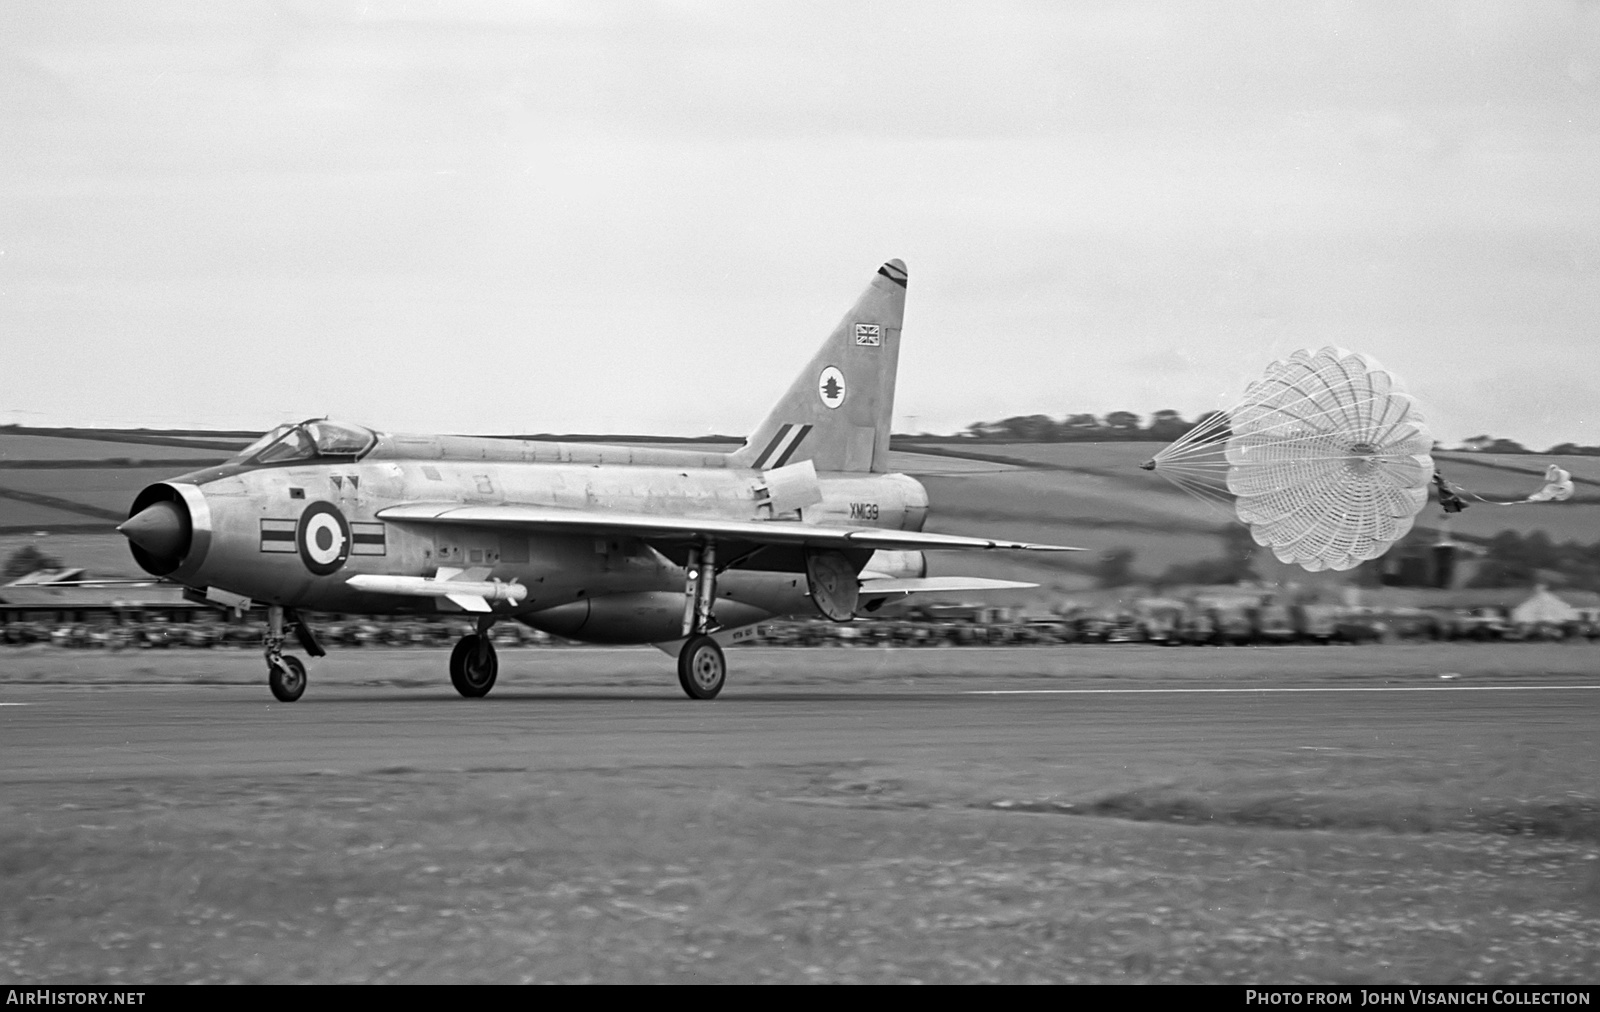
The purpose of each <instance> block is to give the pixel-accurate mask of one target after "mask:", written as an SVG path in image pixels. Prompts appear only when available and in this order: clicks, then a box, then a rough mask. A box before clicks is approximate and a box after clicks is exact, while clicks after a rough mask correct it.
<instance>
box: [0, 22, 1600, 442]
mask: <svg viewBox="0 0 1600 1012" xmlns="http://www.w3.org/2000/svg"><path fill="white" fill-rule="evenodd" d="M890 257H901V258H903V259H904V260H906V262H907V264H908V266H909V268H910V275H911V283H910V290H909V302H908V308H907V320H906V330H905V338H904V344H903V347H902V353H901V369H900V385H899V393H898V399H897V406H896V415H897V418H896V428H897V429H898V430H908V429H911V428H915V429H919V430H928V431H946V432H948V431H955V430H958V429H960V428H963V427H965V426H966V425H967V424H968V423H970V422H973V421H977V420H986V419H996V418H1000V417H1003V416H1007V415H1013V414H1025V413H1033V412H1042V413H1046V414H1050V415H1057V416H1059V415H1062V414H1065V413H1068V412H1074V413H1075V412H1081V411H1089V412H1094V413H1096V414H1103V413H1105V412H1107V411H1111V410H1118V409H1126V410H1133V411H1137V412H1140V413H1142V414H1147V413H1148V412H1150V411H1153V410H1156V409H1159V408H1175V409H1178V410H1180V411H1182V412H1183V413H1184V414H1185V415H1188V416H1192V415H1193V414H1194V413H1195V412H1198V411H1201V410H1205V409H1209V408H1213V407H1218V406H1223V405H1225V404H1227V403H1228V402H1229V401H1231V400H1232V399H1234V398H1236V397H1237V395H1238V394H1239V393H1240V392H1242V390H1243V387H1244V385H1245V383H1246V382H1247V381H1248V380H1249V379H1250V378H1251V377H1252V376H1254V375H1255V374H1257V373H1259V372H1260V370H1261V369H1262V367H1264V366H1265V365H1266V363H1267V362H1269V361H1271V360H1272V359H1273V358H1275V357H1281V356H1282V355H1285V354H1287V353H1289V352H1291V351H1293V350H1294V349H1296V348H1300V347H1316V346H1320V345H1322V344H1328V343H1333V344H1339V345H1343V346H1345V347H1348V348H1351V349H1355V350H1358V351H1364V352H1367V353H1369V354H1371V355H1373V356H1375V357H1376V358H1378V359H1379V360H1380V361H1381V362H1383V364H1384V365H1386V366H1388V367H1389V368H1390V369H1392V370H1394V371H1395V372H1396V373H1398V374H1399V375H1400V376H1401V377H1402V379H1404V381H1405V382H1406V384H1407V386H1408V388H1409V389H1410V390H1411V392H1412V393H1414V394H1415V395H1416V396H1417V397H1418V398H1419V399H1420V400H1421V401H1422V403H1423V407H1424V411H1425V412H1426V414H1427V416H1428V418H1429V419H1430V421H1431V422H1432V423H1433V425H1434V428H1435V431H1436V434H1437V435H1438V436H1439V437H1440V438H1443V439H1445V440H1446V441H1447V442H1453V441H1457V440H1460V439H1462V438H1465V437H1467V436H1471V435H1475V434H1477V433H1480V432H1491V433H1493V434H1495V435H1502V436H1510V437H1513V438H1517V439H1521V440H1524V441H1525V442H1527V443H1529V444H1530V445H1533V446H1536V447H1540V448H1542V447H1544V446H1547V445H1549V444H1551V443H1553V442H1558V441H1565V440H1577V441H1579V442H1587V443H1600V422H1597V412H1596V405H1597V403H1600V351H1597V345H1596V338H1597V337H1600V5H1597V4H1596V3H1593V2H1590V3H1536V2H1528V0H1512V2H1506V3H1488V4H1482V3H1466V2H1459V0H1448V2H1440V3H1395V2H1393V0H1381V2H1375V3H1365V4H1363V3H1357V4H1329V5H1319V4H1306V3H1293V4H1283V3H1276V2H1272V3H1260V4H1253V3H1221V4H1201V3H1137V4H1129V3H1121V2H1108V3H1075V4H1066V3H1039V4H1016V5H1006V4H1000V3H994V2H983V3H978V4H972V5H947V4H936V3H911V4H904V5H901V4H888V3H870V2H869V3H863V2H849V3H837V4H833V3H791V4H781V3H753V2H751V3H737V4H714V3H670V4H666V3H663V4H622V5H606V4H597V3H591V2H581V3H571V4H535V3H525V2H515V3H512V2H507V3H479V4H473V3H463V2H459V0H451V2H446V3H381V2H357V3H349V4H341V3H332V2H327V0H315V2H307V3H274V4H248V3H226V4H215V3H194V4H185V5H173V4H162V3H155V2H151V0H141V2H139V3H137V4H126V3H109V2H108V3H84V4H72V3H63V2H57V0H50V2H39V3H24V2H18V0H7V2H6V3H5V4H4V5H3V6H0V348H3V360H0V422H21V423H23V424H117V425H151V426H175V425H183V426H189V425H199V426H208V427H229V428H232V427H255V428H265V427H267V426H269V425H271V424H274V423H275V422H277V421H279V420H282V419H284V418H294V417H305V416H310V415H323V414H331V415H334V416H335V417H342V418H348V419H351V420H356V421H364V422H367V423H368V424H371V425H374V426H377V427H379V428H385V429H391V430H400V431H418V430H445V431H457V432H509V431H518V432H537V431H553V432H606V431H609V432H636V433H671V434H685V435H694V434H701V433H706V432H710V431H715V432H722V433H730V434H735V435H742V434H744V433H746V432H748V431H749V430H750V429H752V428H753V427H754V426H755V424H756V423H757V422H758V421H759V420H760V419H761V417H762V416H763V415H764V414H765V413H766V410H767V408H768V407H769V405H770V404H771V403H772V402H773V401H775V400H776V399H777V397H778V395H779V394H780V393H781V392H782V390H783V389H784V387H786V386H787V384H788V382H789V380H790V379H791V377H792V376H793V374H794V373H795V372H796V371H797V370H798V369H799V368H800V366H801V365H802V364H803V363H804V362H805V361H806V360H807V359H808V358H809V357H810V354H811V353H812V351H813V350H814V348H815V345H816V344H817V342H819V341H820V340H821V339H822V337H824V336H825V334H826V332H827V331H828V330H829V329H830V328H831V327H832V325H833V324H834V323H835V322H836V321H837V320H838V318H839V316H840V315H841V314H842V313H843V312H844V311H845V310H846V309H847V308H849V306H850V304H851V302H852V301H853V300H854V299H855V297H856V295H857V294H858V293H859V291H860V289H861V288H862V286H863V285H865V284H866V282H867V281H868V280H869V279H870V277H871V276H872V272H873V271H874V270H875V268H876V267H877V265H878V264H879V263H880V262H882V261H883V260H886V259H888V258H890Z"/></svg>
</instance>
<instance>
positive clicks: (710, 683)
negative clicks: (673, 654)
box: [678, 538, 728, 699]
mask: <svg viewBox="0 0 1600 1012" xmlns="http://www.w3.org/2000/svg"><path fill="white" fill-rule="evenodd" d="M684 569H685V572H686V573H687V577H686V580H685V583H684V588H683V635H684V636H686V637H688V639H686V640H685V641H684V644H683V648H682V649H681V650H679V651H678V684H679V685H680V686H682V687H683V691H684V692H685V693H686V694H687V695H688V697H689V698H690V699H716V698H717V693H719V692H721V691H722V684H723V682H725V681H727V679H728V662H727V659H726V658H724V657H723V656H722V647H720V646H718V645H717V641H716V640H714V639H712V638H711V636H710V635H709V633H710V632H711V631H712V630H713V629H715V628H716V619H714V618H713V617H712V615H711V605H712V603H713V602H715V601H716V598H717V545H716V542H715V541H712V540H711V539H710V538H707V539H706V543H705V545H704V547H701V548H691V549H689V563H688V565H687V566H685V567H684Z"/></svg>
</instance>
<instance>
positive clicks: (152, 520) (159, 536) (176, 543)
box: [117, 502, 189, 559]
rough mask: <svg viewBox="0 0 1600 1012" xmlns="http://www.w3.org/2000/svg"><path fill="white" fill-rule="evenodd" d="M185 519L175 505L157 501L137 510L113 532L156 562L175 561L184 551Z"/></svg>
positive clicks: (185, 539) (186, 535) (187, 527)
mask: <svg viewBox="0 0 1600 1012" xmlns="http://www.w3.org/2000/svg"><path fill="white" fill-rule="evenodd" d="M188 520H189V518H188V517H187V516H185V515H184V514H183V512H182V509H181V507H179V506H178V504H177V503H172V502H158V503H152V504H150V505H149V506H146V507H145V508H144V509H142V510H140V511H139V512H138V513H137V514H135V515H134V516H132V517H130V518H129V519H128V520H127V521H126V522H125V523H123V524H121V525H120V526H118V527H117V530H119V531H121V532H122V536H123V537H125V538H127V539H128V540H129V541H131V542H133V543H134V544H136V545H138V546H139V547H140V548H142V549H144V550H145V551H147V552H149V553H150V554H151V555H153V556H155V557H156V558H158V559H176V558H181V557H182V555H183V553H184V551H185V550H186V549H187V548H188V544H187V543H188V540H189V523H188Z"/></svg>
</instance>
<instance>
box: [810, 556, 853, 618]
mask: <svg viewBox="0 0 1600 1012" xmlns="http://www.w3.org/2000/svg"><path fill="white" fill-rule="evenodd" d="M806 585H807V587H808V588H809V589H810V591H811V603H813V604H815V605H816V606H817V610H818V611H820V612H821V613H822V615H823V617H824V618H829V619H832V620H833V621H835V622H848V621H850V620H851V619H852V618H854V617H855V613H856V603H857V601H858V599H859V598H860V594H861V584H860V583H859V581H857V579H856V570H855V567H854V566H852V565H851V564H850V560H849V559H847V558H845V557H844V556H843V555H842V554H840V553H839V552H828V551H821V552H819V551H807V552H806Z"/></svg>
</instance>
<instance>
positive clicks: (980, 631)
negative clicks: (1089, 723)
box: [0, 606, 1600, 650]
mask: <svg viewBox="0 0 1600 1012" xmlns="http://www.w3.org/2000/svg"><path fill="white" fill-rule="evenodd" d="M312 626H313V628H314V629H315V630H316V635H317V637H318V639H319V640H320V641H322V643H323V644H324V645H325V646H327V647H328V648H330V649H333V648H351V647H354V648H362V647H391V648H392V647H433V648H441V647H449V646H451V645H453V644H454V643H455V642H456V640H457V639H458V638H459V637H461V636H462V635H465V634H466V633H469V632H471V631H472V629H473V627H472V625H471V623H470V622H467V621H464V620H461V619H450V618H437V619H346V618H343V617H340V616H325V617H322V618H321V620H318V619H316V618H313V619H312ZM262 635H263V630H262V624H261V623H260V622H255V621H233V622H230V621H223V620H220V619H217V618H213V617H211V616H201V617H198V618H196V619H194V620H191V621H170V620H168V619H166V618H164V617H162V616H146V617H143V618H141V619H139V620H129V619H126V618H123V619H121V620H118V619H117V618H115V617H111V616H106V617H102V618H100V619H98V620H87V621H74V622H67V621H59V620H45V619H32V620H21V621H13V622H9V623H6V624H4V625H0V643H3V644H6V645H24V644H38V643H47V644H51V645H53V646H58V647H67V648H72V649H103V650H149V649H178V648H181V649H260V647H261V643H262ZM492 635H493V637H494V641H495V643H496V644H497V645H498V646H500V647H505V648H514V647H519V646H526V647H537V646H553V645H554V646H559V645H563V644H565V643H566V641H565V640H562V639H560V638H559V637H555V636H551V635H549V634H548V633H544V632H541V631H539V630H537V629H532V628H529V627H527V626H524V625H522V624H520V623H517V622H501V623H499V624H497V625H495V626H494V629H493V631H492ZM1597 639H1600V623H1594V622H1587V621H1574V622H1561V623H1554V622H1545V623H1517V622H1513V621H1511V620H1510V619H1509V618H1507V617H1506V616H1505V615H1503V614H1500V613H1497V612H1494V611H1493V610H1490V609H1479V610H1478V611H1476V612H1474V611H1467V610H1458V611H1456V612H1443V611H1424V610H1419V609H1409V610H1404V611H1387V612H1385V611H1373V610H1362V609H1343V608H1334V607H1318V606H1294V607H1280V608H1272V607H1266V608H1236V609H1227V608H1189V609H1183V610H1167V611H1163V610H1148V609H1147V610H1140V611H1122V612H1117V611H1096V612H1084V613H1076V614H1074V613H1068V614H1066V615H1054V616H1050V617H1035V618H1013V619H1007V620H996V619H990V620H981V619H980V620H971V619H948V618H944V619H941V618H937V617H928V616H922V617H915V618H882V619H871V620H863V621H857V622H850V623H845V624H836V623H832V622H827V621H822V620H820V619H818V620H783V621H773V622H767V623H763V624H762V626H761V635H760V636H759V637H757V638H755V639H754V640H747V641H745V642H746V643H751V644H754V645H763V646H837V647H853V646H895V647H944V646H983V645H1007V646H1025V645H1050V644H1073V643H1151V644H1160V645H1165V646H1247V645H1267V644H1274V643H1354V644H1359V643H1374V642H1394V641H1430V640H1432V641H1437V640H1478V641H1491V640H1492V641H1557V640H1573V641H1584V640H1587V641H1591V642H1592V641H1594V640H1597Z"/></svg>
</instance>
